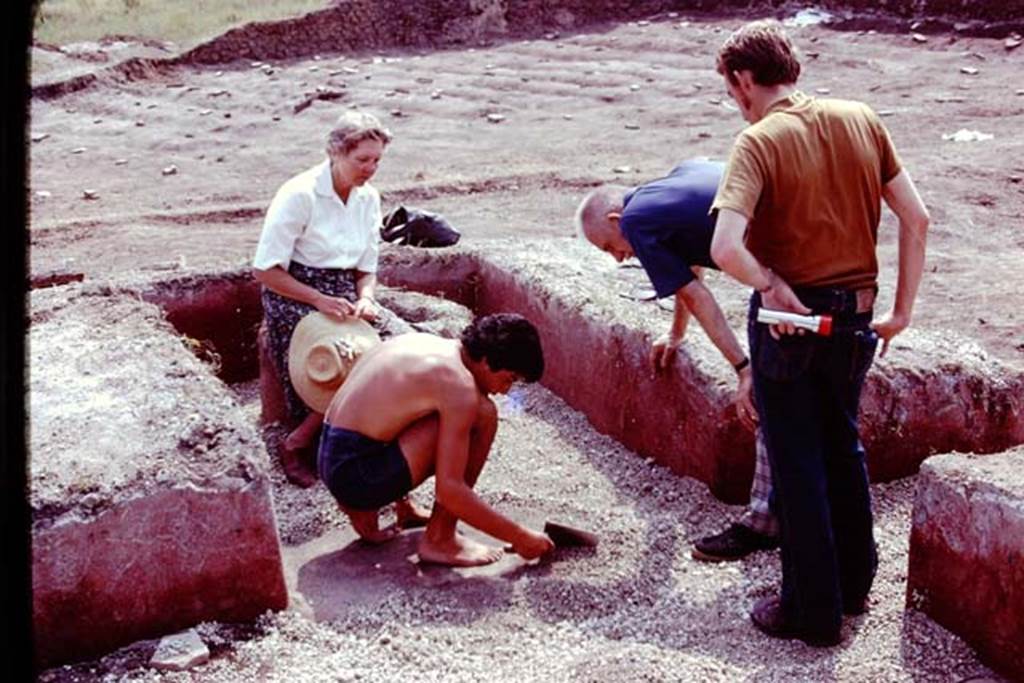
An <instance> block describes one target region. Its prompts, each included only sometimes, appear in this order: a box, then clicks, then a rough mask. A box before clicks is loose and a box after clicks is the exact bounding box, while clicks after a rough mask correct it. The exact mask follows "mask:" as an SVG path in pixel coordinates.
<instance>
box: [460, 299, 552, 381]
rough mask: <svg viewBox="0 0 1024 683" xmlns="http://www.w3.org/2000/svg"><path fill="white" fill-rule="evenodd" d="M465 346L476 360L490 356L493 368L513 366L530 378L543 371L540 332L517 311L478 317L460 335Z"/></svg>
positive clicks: (507, 368) (526, 378)
mask: <svg viewBox="0 0 1024 683" xmlns="http://www.w3.org/2000/svg"><path fill="white" fill-rule="evenodd" d="M461 340H462V347H463V348H464V349H466V353H468V354H469V357H470V358H472V359H473V360H475V361H479V360H483V359H486V360H487V365H488V366H489V367H490V368H491V370H493V371H495V372H497V371H499V370H511V371H512V372H514V373H516V374H518V375H520V376H521V377H522V378H523V379H524V380H526V381H527V382H536V381H537V380H539V379H540V376H541V375H543V374H544V351H543V350H542V349H541V347H540V335H538V334H537V328H536V327H534V326H533V323H531V322H530V321H529V320H527V319H526V318H524V317H523V316H521V315H517V314H515V313H495V314H493V315H485V316H482V317H480V318H477V319H475V320H474V321H473V322H472V323H470V324H469V325H467V326H466V329H464V330H463V331H462V335H461Z"/></svg>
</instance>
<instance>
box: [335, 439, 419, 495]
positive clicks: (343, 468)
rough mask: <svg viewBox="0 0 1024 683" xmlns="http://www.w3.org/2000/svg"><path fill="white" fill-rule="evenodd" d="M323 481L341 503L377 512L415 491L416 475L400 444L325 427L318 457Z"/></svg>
mask: <svg viewBox="0 0 1024 683" xmlns="http://www.w3.org/2000/svg"><path fill="white" fill-rule="evenodd" d="M317 469H318V470H319V472H320V479H321V480H322V481H323V482H324V484H326V485H327V488H328V490H329V491H330V492H331V494H333V495H334V497H335V498H336V499H337V501H338V502H339V503H341V504H342V505H344V506H345V507H349V508H353V509H355V510H377V509H379V508H382V507H384V506H385V505H387V504H388V503H393V502H395V501H396V500H398V499H399V498H402V497H404V496H405V494H407V493H409V491H410V490H411V489H412V474H411V473H410V472H409V464H408V463H407V462H406V461H405V456H403V455H402V449H401V448H400V447H399V446H398V441H397V440H395V441H392V442H390V443H384V442H382V441H377V440H375V439H371V438H369V437H367V436H363V435H362V434H360V433H359V432H354V431H352V430H349V429H342V428H340V427H332V426H330V425H327V424H325V425H324V428H323V431H322V433H321V435H320V451H319V453H318V454H317Z"/></svg>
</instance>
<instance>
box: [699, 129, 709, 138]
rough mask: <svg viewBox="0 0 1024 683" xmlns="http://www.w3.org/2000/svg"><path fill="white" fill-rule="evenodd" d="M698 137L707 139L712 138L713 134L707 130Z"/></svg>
mask: <svg viewBox="0 0 1024 683" xmlns="http://www.w3.org/2000/svg"><path fill="white" fill-rule="evenodd" d="M697 137H699V138H705V139H707V138H709V137H711V133H709V132H708V131H706V130H702V131H701V132H699V133H697Z"/></svg>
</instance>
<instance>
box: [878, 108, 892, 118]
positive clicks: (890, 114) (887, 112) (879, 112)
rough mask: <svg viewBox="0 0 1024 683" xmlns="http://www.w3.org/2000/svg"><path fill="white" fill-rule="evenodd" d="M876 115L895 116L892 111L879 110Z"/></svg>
mask: <svg viewBox="0 0 1024 683" xmlns="http://www.w3.org/2000/svg"><path fill="white" fill-rule="evenodd" d="M878 115H879V116H895V115H896V112H895V111H893V110H892V109H879V110H878Z"/></svg>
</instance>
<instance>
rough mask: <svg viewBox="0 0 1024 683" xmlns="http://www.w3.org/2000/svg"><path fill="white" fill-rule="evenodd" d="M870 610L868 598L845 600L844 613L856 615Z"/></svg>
mask: <svg viewBox="0 0 1024 683" xmlns="http://www.w3.org/2000/svg"><path fill="white" fill-rule="evenodd" d="M867 611H868V599H867V598H861V599H860V600H843V614H846V615H849V616H851V617H856V616H859V615H861V614H864V613H865V612H867Z"/></svg>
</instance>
